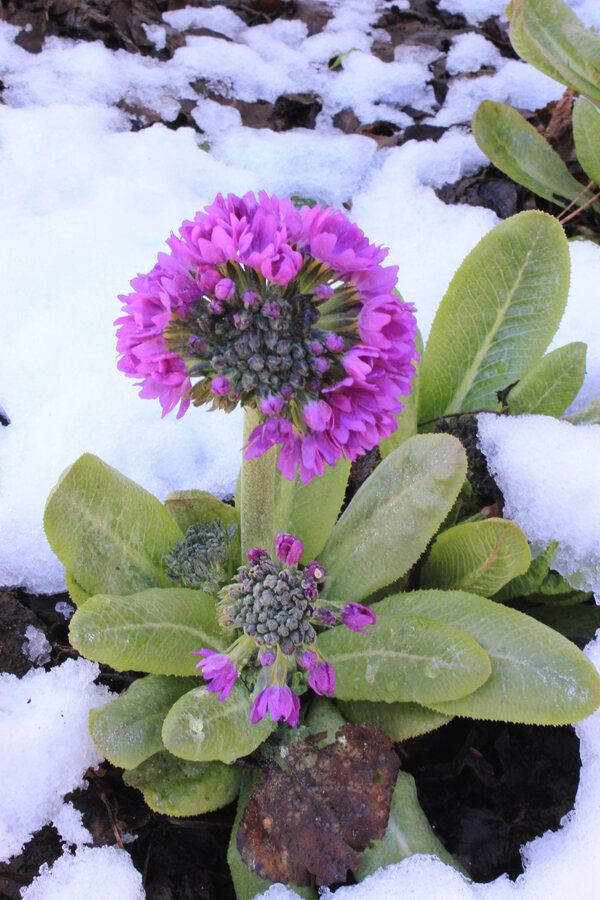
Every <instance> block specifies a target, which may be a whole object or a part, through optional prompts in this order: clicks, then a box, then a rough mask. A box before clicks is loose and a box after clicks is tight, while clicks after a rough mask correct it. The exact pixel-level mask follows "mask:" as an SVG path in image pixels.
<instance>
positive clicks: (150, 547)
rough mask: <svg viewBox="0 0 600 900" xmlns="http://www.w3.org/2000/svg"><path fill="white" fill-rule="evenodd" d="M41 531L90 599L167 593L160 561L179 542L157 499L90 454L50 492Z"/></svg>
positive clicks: (62, 477)
mask: <svg viewBox="0 0 600 900" xmlns="http://www.w3.org/2000/svg"><path fill="white" fill-rule="evenodd" d="M44 528H45V529H46V535H47V537H48V542H49V543H50V546H51V547H52V549H53V550H54V552H55V553H56V555H57V556H58V558H59V559H60V561H61V562H62V563H64V565H65V566H66V568H67V569H68V571H69V572H70V574H71V577H72V578H73V579H74V580H75V581H76V582H77V584H78V585H79V587H80V588H81V589H82V590H83V591H85V592H86V593H88V594H90V595H93V594H99V593H102V592H106V593H109V594H131V593H133V592H134V591H141V590H143V589H144V588H148V587H155V586H165V587H168V586H169V585H170V584H171V583H172V582H170V581H169V579H168V578H167V576H166V575H165V573H164V567H163V562H162V560H163V556H164V555H165V553H167V552H168V551H169V550H170V549H171V548H172V547H173V546H174V545H175V544H176V543H177V541H180V540H182V539H183V534H182V532H181V530H180V529H179V528H178V527H177V525H176V523H175V522H174V521H173V519H172V518H171V516H170V515H169V514H168V513H167V511H166V509H165V508H164V506H163V505H162V503H160V502H159V501H158V500H157V499H156V497H153V496H152V494H149V493H148V491H145V490H144V488H142V487H140V486H139V485H138V484H136V483H135V482H134V481H131V480H130V479H129V478H126V477H125V476H124V475H121V474H120V472H117V470H116V469H113V468H112V466H109V465H107V464H106V463H104V462H102V460H101V459H98V457H97V456H92V455H91V454H90V453H85V454H84V455H83V456H81V457H80V458H79V459H78V460H77V462H75V463H73V465H72V466H70V467H69V468H68V469H67V470H66V471H65V472H64V473H63V474H62V475H61V477H60V479H59V481H58V484H57V485H56V487H54V488H53V489H52V491H51V493H50V496H49V497H48V502H47V503H46V511H45V513H44Z"/></svg>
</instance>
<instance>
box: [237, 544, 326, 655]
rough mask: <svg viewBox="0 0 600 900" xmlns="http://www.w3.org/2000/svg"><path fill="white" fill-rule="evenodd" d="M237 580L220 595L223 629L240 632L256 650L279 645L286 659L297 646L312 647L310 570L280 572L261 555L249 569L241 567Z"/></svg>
mask: <svg viewBox="0 0 600 900" xmlns="http://www.w3.org/2000/svg"><path fill="white" fill-rule="evenodd" d="M317 572H319V570H317ZM238 579H239V582H238V583H234V584H231V585H229V586H228V587H227V588H225V589H224V590H223V591H222V592H221V595H220V596H221V597H222V598H223V599H222V602H221V604H220V613H221V617H222V620H223V623H224V624H225V625H227V626H229V627H234V628H242V629H243V630H244V633H245V634H246V635H247V636H248V637H251V638H253V639H254V641H255V643H256V644H257V646H262V645H266V646H275V645H279V647H280V648H281V651H282V652H283V653H285V654H286V656H291V654H293V653H294V652H295V650H296V648H297V647H298V646H299V645H300V644H313V643H314V641H315V639H316V633H315V630H314V628H313V627H312V625H311V624H310V619H311V618H314V616H315V610H314V608H313V605H312V603H311V600H312V599H314V598H315V597H316V596H317V592H318V587H317V584H318V579H317V577H315V575H314V574H313V573H312V572H311V571H310V567H309V569H305V570H303V571H300V570H299V569H297V568H295V567H294V568H280V566H279V565H278V564H277V563H276V562H275V561H274V560H272V559H270V557H268V556H266V555H265V556H263V557H261V558H260V559H259V560H258V561H257V562H256V563H254V564H253V565H250V566H242V567H241V568H240V569H239V572H238Z"/></svg>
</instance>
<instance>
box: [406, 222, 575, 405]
mask: <svg viewBox="0 0 600 900" xmlns="http://www.w3.org/2000/svg"><path fill="white" fill-rule="evenodd" d="M568 289H569V248H568V244H567V239H566V237H565V234H564V232H563V230H562V228H561V226H560V224H559V222H558V221H557V220H556V219H555V218H553V217H552V216H548V215H546V214H545V213H542V212H538V211H536V210H532V211H529V212H523V213H519V215H517V216H513V217H512V218H510V219H507V220H506V221H504V222H501V223H500V224H499V225H497V226H496V227H495V228H494V229H492V231H490V232H489V233H488V234H487V235H486V236H485V237H484V238H483V239H482V240H481V241H480V242H479V244H478V245H477V246H476V247H475V249H474V250H472V251H471V253H470V254H469V255H468V256H467V258H466V259H465V261H464V262H463V263H462V265H461V267H460V268H459V270H458V272H457V273H456V274H455V276H454V278H453V279H452V282H451V283H450V287H449V288H448V291H447V293H446V295H445V297H444V299H443V300H442V303H441V304H440V307H439V309H438V311H437V314H436V317H435V320H434V323H433V325H432V328H431V333H430V335H429V340H428V342H427V347H426V348H425V354H424V357H423V364H422V367H421V390H420V394H419V406H420V408H419V421H420V422H424V421H428V420H430V419H435V418H437V417H438V416H442V415H446V414H448V413H456V412H464V411H467V410H473V409H482V408H483V409H499V408H500V404H499V402H498V399H497V396H496V392H497V391H498V390H501V389H503V388H505V387H507V386H508V385H509V384H511V383H512V382H514V381H517V380H518V379H519V378H522V377H523V376H524V375H525V373H526V372H527V370H528V369H529V368H530V367H531V366H532V365H533V364H535V363H536V362H537V360H538V359H539V358H540V357H541V356H542V354H543V353H544V351H545V349H546V347H547V346H548V344H549V343H550V341H551V339H552V337H553V335H554V332H555V331H556V329H557V327H558V324H559V322H560V319H561V317H562V314H563V312H564V309H565V305H566V301H567V292H568Z"/></svg>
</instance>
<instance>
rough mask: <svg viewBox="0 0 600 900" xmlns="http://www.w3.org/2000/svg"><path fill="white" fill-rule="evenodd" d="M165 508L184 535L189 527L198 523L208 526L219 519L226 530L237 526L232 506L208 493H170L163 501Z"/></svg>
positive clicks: (236, 514) (236, 518) (237, 517)
mask: <svg viewBox="0 0 600 900" xmlns="http://www.w3.org/2000/svg"><path fill="white" fill-rule="evenodd" d="M165 507H166V510H167V512H168V513H169V515H170V516H172V518H173V519H174V520H175V521H176V522H177V524H178V525H179V527H180V528H181V530H182V532H183V533H184V534H185V533H186V532H187V530H188V528H189V527H190V525H196V524H197V523H198V522H201V523H203V524H205V525H206V524H208V522H212V520H213V519H220V520H221V522H222V523H223V525H225V527H226V528H227V527H228V526H229V525H237V524H238V521H239V516H238V513H237V510H236V508H235V507H234V506H230V505H229V504H228V503H223V501H222V500H219V499H218V498H217V497H215V496H214V495H213V494H210V493H209V492H208V491H196V490H190V491H171V493H170V494H168V495H167V499H166V500H165Z"/></svg>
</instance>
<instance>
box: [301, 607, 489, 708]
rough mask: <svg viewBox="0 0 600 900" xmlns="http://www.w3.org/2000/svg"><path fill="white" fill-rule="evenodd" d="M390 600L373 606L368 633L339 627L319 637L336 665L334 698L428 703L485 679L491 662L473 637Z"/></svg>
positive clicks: (465, 691) (459, 694)
mask: <svg viewBox="0 0 600 900" xmlns="http://www.w3.org/2000/svg"><path fill="white" fill-rule="evenodd" d="M399 596H403V595H399ZM407 596H408V595H407ZM394 599H395V602H390V601H389V600H384V601H382V602H381V603H377V604H375V612H376V615H377V622H376V624H375V625H373V626H371V627H370V628H369V631H370V632H371V634H368V635H367V634H362V633H357V632H352V631H349V630H348V629H347V628H346V627H345V626H344V625H339V626H338V627H337V628H332V629H331V630H330V631H326V632H324V633H323V634H320V635H319V648H320V650H321V652H322V653H323V655H324V656H325V658H326V659H327V660H328V662H329V663H331V665H332V666H333V668H334V669H335V674H336V688H335V696H336V698H337V699H340V700H370V701H377V700H383V701H384V702H386V703H393V702H395V701H398V700H401V701H404V702H406V701H414V702H416V703H422V704H424V705H425V706H430V705H431V704H432V703H433V702H437V701H434V700H432V698H434V697H436V698H438V699H439V700H441V699H442V698H444V699H450V698H451V697H452V698H457V697H463V696H464V695H465V694H468V693H471V692H472V691H474V690H476V689H477V688H478V687H479V686H480V685H482V684H483V683H484V682H485V681H486V679H487V678H488V677H489V675H490V671H491V670H490V660H489V659H488V656H487V654H486V653H485V651H484V650H483V649H482V647H481V646H480V645H479V644H478V643H477V642H476V640H473V639H472V638H471V637H469V636H468V635H467V634H466V633H464V632H463V631H459V630H458V629H457V628H454V627H452V626H448V625H445V624H442V623H441V622H439V621H435V618H434V617H433V616H429V617H426V616H421V615H412V613H411V611H406V610H405V609H404V605H403V604H402V603H400V602H398V600H397V598H394Z"/></svg>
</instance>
